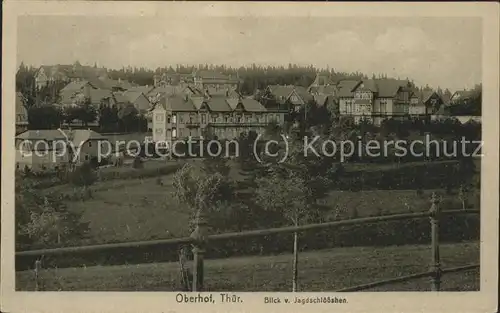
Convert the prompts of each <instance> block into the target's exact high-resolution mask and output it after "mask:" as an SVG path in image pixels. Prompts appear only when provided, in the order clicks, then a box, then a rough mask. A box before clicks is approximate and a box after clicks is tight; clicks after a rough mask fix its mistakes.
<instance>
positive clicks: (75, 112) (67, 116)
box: [62, 106, 80, 125]
mask: <svg viewBox="0 0 500 313" xmlns="http://www.w3.org/2000/svg"><path fill="white" fill-rule="evenodd" d="M79 114H80V109H79V108H78V107H75V106H68V107H65V108H64V109H63V112H62V118H63V120H64V122H65V123H67V124H68V125H71V124H72V123H73V121H74V120H76V119H77V118H78V117H79Z"/></svg>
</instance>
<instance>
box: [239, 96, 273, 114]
mask: <svg viewBox="0 0 500 313" xmlns="http://www.w3.org/2000/svg"><path fill="white" fill-rule="evenodd" d="M240 101H241V104H242V105H243V108H244V109H245V110H246V111H248V112H266V111H267V110H266V108H265V107H264V106H263V105H262V104H261V103H260V102H259V101H257V100H255V99H251V98H243V99H241V100H240Z"/></svg>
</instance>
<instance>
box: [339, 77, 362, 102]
mask: <svg viewBox="0 0 500 313" xmlns="http://www.w3.org/2000/svg"><path fill="white" fill-rule="evenodd" d="M360 83H361V81H359V80H347V79H346V80H341V81H339V82H338V84H337V90H338V92H337V96H338V97H340V98H351V97H354V94H353V90H354V88H356V86H358V85H359V84H360Z"/></svg>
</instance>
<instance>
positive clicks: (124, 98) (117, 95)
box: [113, 92, 131, 103]
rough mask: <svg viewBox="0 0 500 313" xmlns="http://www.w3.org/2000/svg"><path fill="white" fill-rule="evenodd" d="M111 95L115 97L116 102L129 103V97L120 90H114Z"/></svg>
mask: <svg viewBox="0 0 500 313" xmlns="http://www.w3.org/2000/svg"><path fill="white" fill-rule="evenodd" d="M113 96H114V97H115V100H116V102H118V103H129V102H131V101H130V99H129V98H128V97H127V96H125V95H124V94H123V93H121V92H114V93H113Z"/></svg>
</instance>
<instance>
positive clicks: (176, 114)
mask: <svg viewBox="0 0 500 313" xmlns="http://www.w3.org/2000/svg"><path fill="white" fill-rule="evenodd" d="M201 68H202V69H200V70H197V69H196V68H193V70H192V72H191V73H177V72H175V71H174V70H173V69H172V68H170V69H166V70H164V71H163V72H162V73H158V74H154V73H153V72H141V75H140V76H139V75H136V77H139V78H140V79H138V80H139V81H144V80H146V79H147V80H148V81H151V82H152V84H151V85H148V84H146V85H139V84H137V83H136V82H134V81H128V80H126V79H122V78H120V77H118V78H113V77H112V76H123V75H119V74H117V73H116V71H115V73H114V75H112V73H110V72H109V71H108V70H107V69H105V68H100V67H97V66H96V65H94V66H86V65H81V64H80V63H79V62H75V63H74V64H73V65H44V66H41V67H39V68H30V69H28V68H27V67H26V66H24V65H21V68H20V69H19V71H18V74H17V86H18V91H17V92H16V99H15V101H16V136H17V137H16V138H17V139H19V140H26V139H30V140H31V139H41V140H46V141H53V140H56V139H59V137H60V136H65V135H67V134H64V133H68V132H69V130H70V129H71V130H72V132H73V130H77V129H78V132H81V133H85V135H84V136H86V137H88V138H89V139H92V140H94V139H95V140H97V139H103V138H104V137H103V136H102V134H104V135H105V136H107V135H108V134H116V133H128V134H133V133H136V134H137V135H135V136H134V135H131V136H126V137H125V138H133V139H135V140H141V141H146V140H149V141H151V140H152V141H153V142H157V141H168V140H172V139H175V140H179V139H183V140H184V139H187V138H193V139H196V138H201V137H203V135H204V134H205V135H206V133H207V132H210V133H211V134H212V135H214V136H216V137H217V138H219V139H222V138H224V139H234V138H237V137H238V136H239V135H240V134H241V133H243V132H248V131H255V132H257V133H262V132H264V130H265V128H266V127H267V126H268V125H269V124H270V123H274V122H276V123H278V124H279V125H286V124H287V122H290V121H292V120H293V118H292V117H293V116H294V115H297V114H298V113H297V112H302V111H306V115H307V111H309V112H311V113H310V114H311V115H313V114H314V113H312V111H315V112H320V113H316V114H318V115H321V114H322V113H321V112H322V110H324V112H325V113H326V114H328V115H330V117H334V118H337V119H344V120H352V122H353V123H354V124H357V125H359V124H360V123H361V122H363V123H369V124H372V125H374V126H378V127H380V126H381V125H382V124H383V122H384V121H387V120H398V121H404V120H421V121H436V120H441V121H442V120H447V119H448V120H450V119H456V120H458V121H460V122H461V123H462V124H464V123H466V122H469V121H476V122H480V121H481V105H480V103H481V102H480V99H481V90H480V87H477V88H476V89H473V90H465V89H464V90H457V91H454V92H453V93H452V92H450V91H449V90H447V89H446V90H445V91H443V90H441V89H440V88H438V89H437V90H434V89H432V88H430V87H428V86H425V87H418V86H415V84H414V83H412V82H411V81H410V80H408V79H406V80H402V79H394V78H387V77H385V76H380V75H379V77H378V78H377V77H375V75H373V77H372V78H370V79H368V78H366V79H365V78H364V77H362V75H356V74H352V77H349V76H346V75H344V77H342V76H341V75H335V72H334V71H324V70H323V71H318V72H317V73H316V74H315V77H312V75H311V73H310V71H308V72H307V73H305V74H308V75H309V79H313V81H312V82H311V83H310V84H308V85H305V84H304V82H306V83H307V75H302V77H301V79H298V80H296V82H300V83H302V85H299V84H281V85H280V84H269V85H263V84H262V83H260V84H257V85H256V86H254V89H253V90H248V84H247V82H246V81H245V78H244V77H241V76H240V75H239V74H238V72H236V74H223V73H221V72H220V71H216V70H213V69H212V70H210V69H208V66H206V67H202V66H201ZM141 70H142V69H141ZM183 70H184V72H186V70H185V69H183ZM232 72H234V71H232ZM282 72H284V73H285V76H286V72H287V70H286V68H285V69H284V70H282ZM289 72H291V73H292V74H293V75H295V76H297V75H296V73H294V72H293V71H289ZM130 73H132V72H128V74H130ZM144 73H146V74H150V75H149V77H147V78H145V77H146V76H147V75H146V74H144ZM121 74H127V72H124V71H121ZM129 76H132V77H133V75H129ZM249 79H253V78H252V77H250V78H249ZM267 80H269V79H267ZM263 81H264V82H265V80H263ZM275 81H276V79H275ZM245 86H246V87H247V88H245V89H246V90H245V91H244V92H242V87H245ZM259 86H261V87H262V89H259V88H257V87H259ZM299 115H303V114H302V113H300V114H299ZM58 129H59V130H60V131H54V130H58ZM61 131H62V132H63V134H61ZM117 138H119V137H116V136H115V135H112V137H111V138H108V139H111V140H113V139H114V140H116V139H117ZM78 144H79V143H78ZM90 150H92V149H90ZM94 150H95V149H94ZM95 153H96V152H95V151H94V154H92V153H90V154H88V155H82V158H81V160H82V161H85V160H90V158H93V157H96V155H95ZM16 162H17V167H18V168H19V167H22V168H24V166H28V167H30V168H31V167H33V166H34V167H35V168H36V167H44V168H46V167H50V166H52V167H53V166H57V162H52V161H51V160H48V159H45V160H44V159H43V158H42V159H39V160H35V159H26V158H24V159H23V158H21V157H19V158H18V159H17V160H16ZM45 163H46V164H45Z"/></svg>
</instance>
